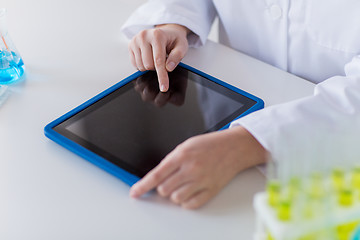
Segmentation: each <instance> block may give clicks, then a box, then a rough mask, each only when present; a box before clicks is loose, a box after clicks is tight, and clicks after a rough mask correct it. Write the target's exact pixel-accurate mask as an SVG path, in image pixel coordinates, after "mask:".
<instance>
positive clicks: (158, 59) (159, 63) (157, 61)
mask: <svg viewBox="0 0 360 240" xmlns="http://www.w3.org/2000/svg"><path fill="white" fill-rule="evenodd" d="M155 65H156V66H158V67H162V66H164V65H165V62H164V60H163V59H162V58H161V57H156V58H155Z"/></svg>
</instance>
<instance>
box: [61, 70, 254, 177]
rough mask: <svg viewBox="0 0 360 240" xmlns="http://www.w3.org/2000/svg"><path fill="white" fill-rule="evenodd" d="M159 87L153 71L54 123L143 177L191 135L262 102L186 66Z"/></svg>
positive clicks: (211, 128) (65, 133)
mask: <svg viewBox="0 0 360 240" xmlns="http://www.w3.org/2000/svg"><path fill="white" fill-rule="evenodd" d="M169 79H170V87H169V91H168V92H166V93H161V92H159V87H158V82H157V75H156V72H153V71H149V72H147V73H145V74H143V75H141V76H140V77H137V78H136V79H134V80H132V81H130V82H129V83H127V84H125V85H123V86H122V87H119V88H118V89H116V90H114V91H113V92H111V93H110V94H108V95H106V96H105V97H103V98H101V99H100V100H98V101H96V102H94V103H93V104H91V105H90V106H88V107H87V108H85V109H83V110H82V111H80V112H78V113H77V114H75V115H73V116H72V117H70V118H68V119H67V120H65V121H63V122H62V123H60V124H59V125H57V126H55V127H54V130H55V131H56V132H58V133H59V134H61V135H63V136H65V137H67V138H69V139H71V140H72V141H74V142H76V143H78V144H79V145H81V146H83V147H85V148H86V149H88V150H90V151H91V152H94V153H96V154H97V155H99V156H101V157H103V158H105V159H107V160H108V161H110V162H112V163H113V164H115V165H117V166H119V167H120V168H123V169H125V170H126V171H128V172H130V173H132V174H134V175H136V176H138V177H143V176H144V175H145V174H146V173H147V172H149V171H150V170H151V169H152V168H154V167H155V166H156V165H157V164H158V163H159V162H160V161H161V160H162V159H163V158H164V157H165V156H166V155H167V154H168V153H169V152H171V151H172V150H173V149H174V148H175V147H176V146H177V145H178V144H180V143H181V142H183V141H185V140H186V139H188V138H190V137H192V136H195V135H199V134H202V133H207V132H211V131H216V130H219V129H221V128H222V127H224V126H225V125H227V124H228V123H229V122H231V121H232V120H234V119H235V118H236V117H238V116H239V115H241V114H242V113H243V112H245V111H246V110H247V109H249V108H250V107H252V106H253V105H254V104H255V103H256V102H255V101H254V100H252V99H250V98H247V97H245V96H243V95H241V94H239V93H236V92H234V91H232V90H230V89H228V88H226V87H223V86H222V85H220V84H218V83H215V82H213V81H211V80H209V79H207V78H205V77H202V76H200V75H198V74H196V73H194V72H192V71H190V70H188V69H186V68H183V67H180V66H179V67H177V68H176V69H175V70H174V71H173V72H172V73H169Z"/></svg>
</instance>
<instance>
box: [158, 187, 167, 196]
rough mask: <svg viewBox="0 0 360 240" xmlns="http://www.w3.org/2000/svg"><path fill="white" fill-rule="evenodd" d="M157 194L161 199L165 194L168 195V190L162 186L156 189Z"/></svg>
mask: <svg viewBox="0 0 360 240" xmlns="http://www.w3.org/2000/svg"><path fill="white" fill-rule="evenodd" d="M156 190H157V192H158V193H159V195H160V196H162V197H166V195H167V193H168V189H167V188H166V187H164V186H159V187H157V188H156Z"/></svg>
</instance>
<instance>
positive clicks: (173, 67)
mask: <svg viewBox="0 0 360 240" xmlns="http://www.w3.org/2000/svg"><path fill="white" fill-rule="evenodd" d="M174 69H175V63H174V62H169V63H168V64H167V70H168V71H170V72H171V71H173V70H174Z"/></svg>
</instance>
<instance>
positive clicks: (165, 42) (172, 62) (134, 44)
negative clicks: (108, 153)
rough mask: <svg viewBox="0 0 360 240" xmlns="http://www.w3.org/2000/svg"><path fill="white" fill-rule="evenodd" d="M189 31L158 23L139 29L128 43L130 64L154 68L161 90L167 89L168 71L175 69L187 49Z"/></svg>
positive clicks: (179, 26)
mask: <svg viewBox="0 0 360 240" xmlns="http://www.w3.org/2000/svg"><path fill="white" fill-rule="evenodd" d="M189 32H190V30H189V29H187V28H186V27H184V26H181V25H177V24H165V25H159V26H156V27H155V28H153V29H147V30H143V31H141V32H140V33H138V34H137V35H136V36H135V37H134V38H133V39H132V40H131V42H130V44H129V51H130V58H131V62H132V64H133V65H134V66H135V67H136V68H137V69H139V70H140V71H145V70H156V72H157V76H158V81H159V89H160V90H161V91H162V92H166V91H167V90H168V89H169V77H168V72H171V71H173V70H174V69H175V67H176V66H177V65H178V64H179V62H180V61H181V60H182V58H183V57H184V56H185V54H186V52H187V50H188V42H187V34H188V33H189ZM166 55H168V57H167V59H166Z"/></svg>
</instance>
